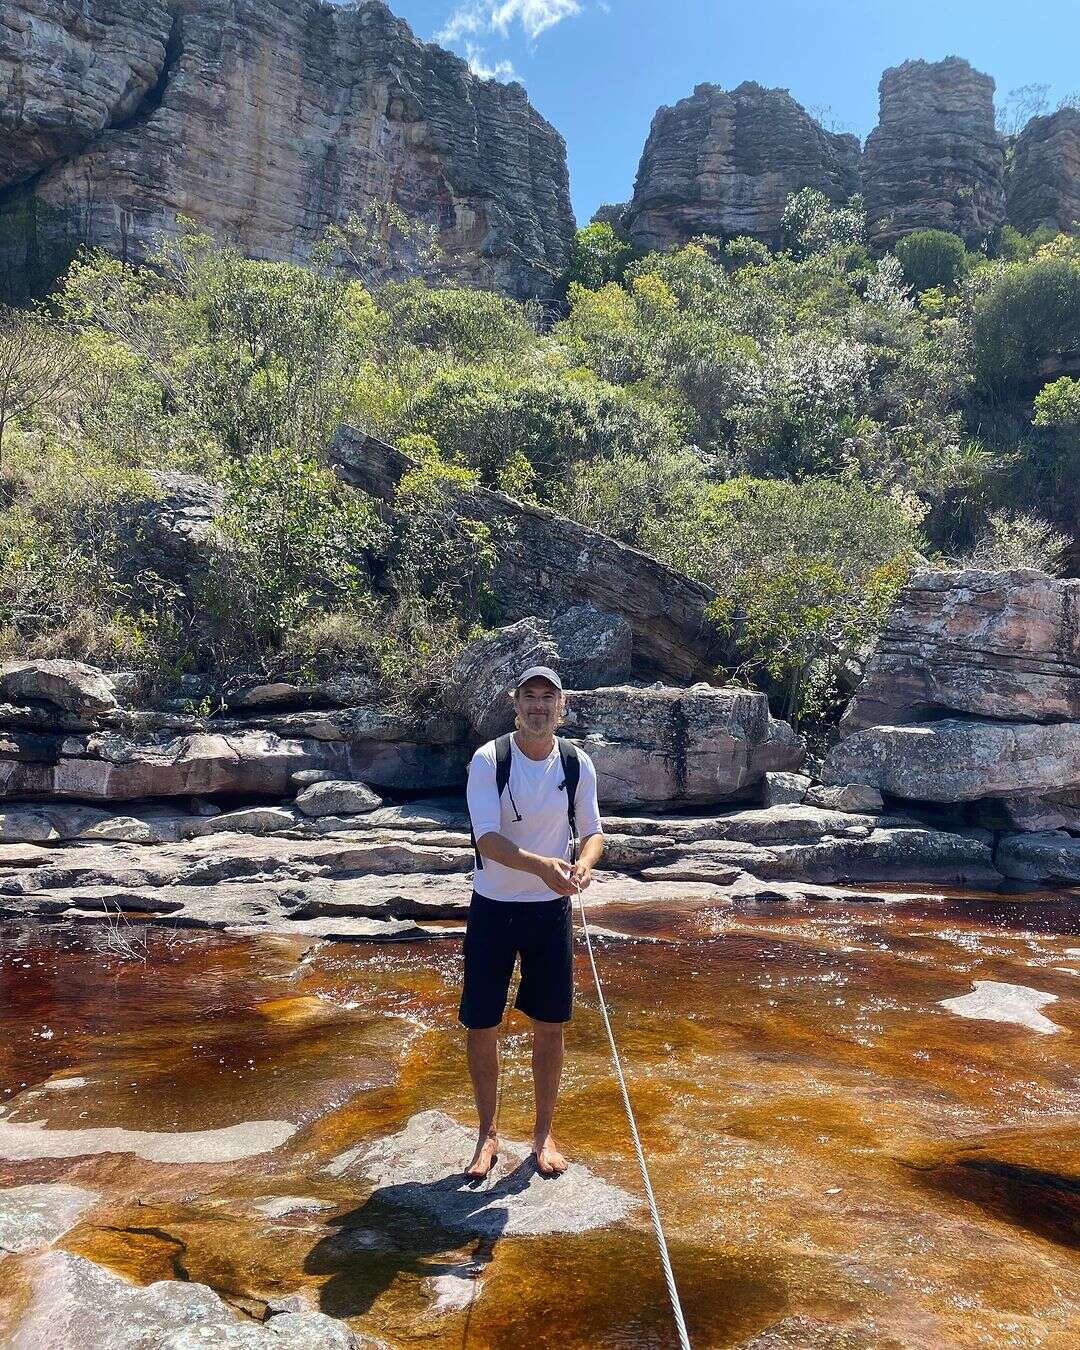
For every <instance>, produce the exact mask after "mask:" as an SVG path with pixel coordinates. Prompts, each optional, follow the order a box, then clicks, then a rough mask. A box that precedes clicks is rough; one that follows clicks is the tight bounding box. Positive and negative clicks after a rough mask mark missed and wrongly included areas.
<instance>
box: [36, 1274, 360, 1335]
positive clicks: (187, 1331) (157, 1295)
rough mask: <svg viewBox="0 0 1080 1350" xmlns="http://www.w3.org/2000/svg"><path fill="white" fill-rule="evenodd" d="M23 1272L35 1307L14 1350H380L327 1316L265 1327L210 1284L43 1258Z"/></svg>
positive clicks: (286, 1319) (286, 1316) (286, 1317)
mask: <svg viewBox="0 0 1080 1350" xmlns="http://www.w3.org/2000/svg"><path fill="white" fill-rule="evenodd" d="M24 1269H25V1273H26V1274H27V1276H28V1277H29V1281H30V1286H31V1296H30V1303H29V1307H28V1308H27V1310H26V1312H25V1314H24V1316H23V1320H22V1323H21V1325H20V1326H19V1328H18V1330H17V1331H16V1332H15V1335H14V1337H13V1339H12V1341H11V1347H12V1350H90V1348H91V1347H92V1350H195V1347H199V1348H200V1350H206V1347H207V1346H214V1347H230V1348H232V1347H240V1348H242V1350H284V1347H286V1346H294V1347H300V1346H302V1347H304V1350H362V1348H363V1347H370V1346H375V1345H376V1344H377V1343H376V1342H374V1341H371V1340H368V1339H367V1338H362V1337H359V1336H357V1335H356V1334H355V1332H353V1331H351V1330H350V1329H349V1327H347V1326H346V1325H345V1324H344V1323H343V1322H339V1321H337V1320H336V1319H335V1318H332V1317H326V1316H324V1315H323V1314H322V1313H314V1312H311V1313H283V1314H281V1316H279V1317H272V1318H271V1319H270V1321H269V1322H266V1323H265V1324H263V1325H262V1326H259V1325H257V1324H255V1323H253V1322H250V1321H247V1320H245V1319H242V1318H241V1317H239V1316H238V1315H237V1314H236V1313H234V1312H233V1310H232V1309H231V1308H230V1307H228V1305H227V1304H226V1303H224V1302H223V1301H222V1299H220V1298H219V1297H218V1295H217V1294H215V1293H214V1291H213V1290H212V1289H210V1288H209V1287H208V1286H207V1285H205V1284H194V1283H190V1282H187V1281H181V1280H158V1281H156V1282H155V1283H154V1284H149V1285H145V1286H139V1285H133V1284H129V1283H128V1282H127V1280H124V1279H121V1278H120V1276H118V1275H114V1274H113V1273H112V1272H111V1271H108V1270H104V1269H103V1268H102V1267H101V1266H98V1265H96V1264H95V1263H94V1262H93V1261H88V1260H87V1259H86V1258H85V1257H82V1256H76V1255H75V1253H74V1252H67V1251H48V1252H42V1253H41V1254H40V1255H39V1256H36V1257H33V1258H31V1260H30V1261H29V1262H27V1264H26V1267H25V1268H24Z"/></svg>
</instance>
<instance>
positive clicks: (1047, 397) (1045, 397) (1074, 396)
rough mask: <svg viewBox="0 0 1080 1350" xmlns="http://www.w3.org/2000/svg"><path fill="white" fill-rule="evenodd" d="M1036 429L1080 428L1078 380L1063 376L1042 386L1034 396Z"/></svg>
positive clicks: (1079, 389)
mask: <svg viewBox="0 0 1080 1350" xmlns="http://www.w3.org/2000/svg"><path fill="white" fill-rule="evenodd" d="M1034 421H1035V425H1036V426H1037V427H1075V426H1080V380H1074V379H1070V378H1069V376H1068V375H1063V376H1062V377H1061V379H1060V380H1051V381H1050V383H1049V384H1044V385H1043V387H1042V388H1041V389H1040V390H1039V392H1038V393H1037V394H1036V395H1035V418H1034Z"/></svg>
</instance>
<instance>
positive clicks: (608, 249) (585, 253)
mask: <svg viewBox="0 0 1080 1350" xmlns="http://www.w3.org/2000/svg"><path fill="white" fill-rule="evenodd" d="M633 257H634V246H633V244H630V243H628V242H627V241H626V240H625V239H621V238H620V237H619V236H618V235H617V234H616V233H615V230H614V228H613V227H612V226H611V225H609V224H608V223H607V222H606V221H598V222H597V223H596V224H595V225H586V226H585V228H584V229H581V230H578V232H577V234H576V235H575V236H574V243H573V246H572V248H571V250H570V265H569V267H568V268H567V273H566V281H567V285H570V284H572V283H574V282H576V283H577V284H578V285H579V286H586V287H588V289H589V290H591V291H595V290H599V289H600V287H601V286H606V285H607V283H608V282H609V281H621V280H622V276H623V272H624V271H625V270H626V266H627V264H628V263H629V262H631V260H632V259H633Z"/></svg>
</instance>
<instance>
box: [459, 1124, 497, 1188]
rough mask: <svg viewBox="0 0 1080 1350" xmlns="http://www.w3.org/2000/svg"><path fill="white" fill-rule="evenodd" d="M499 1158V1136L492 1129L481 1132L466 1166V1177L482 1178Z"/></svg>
mask: <svg viewBox="0 0 1080 1350" xmlns="http://www.w3.org/2000/svg"><path fill="white" fill-rule="evenodd" d="M498 1158H499V1136H498V1135H497V1134H496V1133H495V1131H494V1130H492V1131H490V1133H488V1134H481V1136H480V1138H479V1140H478V1141H477V1144H476V1152H475V1153H474V1154H473V1159H472V1162H471V1163H470V1164H469V1165H468V1167H466V1169H465V1175H466V1176H467V1177H478V1178H481V1179H482V1178H484V1177H486V1176H487V1174H488V1173H489V1172H490V1171H491V1169H492V1168H493V1167H494V1166H495V1164H496V1162H497V1161H498Z"/></svg>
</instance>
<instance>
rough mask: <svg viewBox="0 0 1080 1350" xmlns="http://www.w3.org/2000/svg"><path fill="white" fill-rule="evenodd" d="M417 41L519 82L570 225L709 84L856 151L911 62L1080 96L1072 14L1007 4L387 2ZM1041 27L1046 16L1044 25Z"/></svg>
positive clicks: (614, 197) (614, 196) (1001, 0)
mask: <svg viewBox="0 0 1080 1350" xmlns="http://www.w3.org/2000/svg"><path fill="white" fill-rule="evenodd" d="M389 3H390V6H391V8H392V9H393V10H394V11H395V13H397V14H400V15H401V16H402V18H404V19H406V20H408V22H409V23H410V24H411V26H412V28H413V29H414V31H415V32H416V34H417V36H418V37H422V38H424V39H425V40H429V41H432V40H435V41H440V42H441V43H442V45H443V46H446V47H450V48H451V49H452V50H454V51H457V52H458V53H460V54H461V55H462V56H465V57H466V58H468V59H470V61H471V63H472V64H473V66H474V68H475V69H477V70H478V71H480V72H481V73H494V74H496V75H498V76H499V77H500V78H506V79H510V78H517V79H519V80H520V81H521V82H522V83H523V84H524V85H525V87H526V89H527V90H528V92H529V97H530V99H531V101H532V103H533V105H534V106H535V107H536V108H538V109H539V111H540V112H541V113H542V114H543V115H544V116H545V117H546V118H547V119H548V120H549V121H550V122H552V123H553V124H554V125H555V126H556V127H557V128H558V129H559V131H561V132H562V134H563V136H564V137H565V138H566V143H567V151H568V156H569V161H570V188H571V192H572V194H573V199H574V209H575V211H576V212H577V217H578V223H579V224H582V225H583V224H585V223H586V222H587V221H588V219H589V217H590V216H591V215H592V213H593V211H594V210H595V209H596V207H597V206H598V205H599V203H600V202H605V201H624V200H626V199H627V198H629V196H630V195H631V192H632V190H633V183H634V174H635V173H636V171H637V164H638V159H639V157H640V155H641V148H642V146H643V145H644V143H645V137H646V135H647V134H648V130H649V123H650V121H651V120H652V116H653V113H654V112H655V111H656V109H657V107H659V105H660V104H661V103H669V104H670V103H675V102H677V101H678V100H679V99H680V98H684V97H685V96H686V95H687V94H689V93H690V92H691V91H692V89H693V87H694V85H695V84H700V83H702V82H703V81H707V82H710V83H712V84H719V85H721V86H723V87H724V88H728V89H730V88H733V87H734V86H735V85H737V84H739V83H741V81H743V80H757V81H758V82H759V83H760V84H765V85H778V86H780V87H782V88H786V89H790V90H791V93H792V94H793V95H794V96H795V98H797V99H798V100H799V102H800V103H802V104H803V105H804V106H805V107H808V108H810V109H811V110H812V111H820V110H827V111H826V112H825V113H824V117H825V119H826V122H827V124H829V123H831V124H833V129H835V130H838V131H853V132H855V133H856V134H857V135H859V136H863V137H865V136H866V134H867V132H868V131H870V129H871V128H872V127H873V125H874V123H875V122H876V120H877V83H878V79H879V78H880V76H881V72H882V71H883V70H884V69H885V67H886V66H893V65H897V64H899V63H900V62H901V61H903V60H905V59H906V58H908V57H923V58H925V59H926V60H928V61H937V60H940V59H941V58H942V57H944V56H950V55H956V56H964V57H966V58H967V59H968V60H969V61H970V62H971V63H972V65H974V66H975V67H976V69H978V70H982V71H985V72H986V73H987V74H988V75H992V76H993V77H994V79H995V81H996V82H997V97H998V99H999V100H1000V99H1002V98H1004V97H1005V96H1006V95H1007V94H1008V93H1009V91H1010V90H1012V89H1014V88H1016V87H1018V86H1020V85H1025V84H1031V83H1040V84H1048V85H1049V86H1050V90H1049V93H1048V95H1047V100H1048V105H1049V108H1048V110H1050V109H1052V108H1054V107H1056V106H1057V104H1058V103H1059V102H1060V101H1061V99H1062V98H1065V97H1066V96H1069V95H1071V94H1073V93H1075V92H1076V91H1077V90H1078V88H1080V61H1078V60H1077V56H1078V53H1080V4H1077V3H1076V0H1063V3H1060V4H1058V5H1056V6H1054V7H1052V10H1051V9H1048V8H1047V7H1045V6H1042V7H1038V6H1034V5H1033V6H1031V7H1030V8H1027V7H1026V6H1024V5H1021V4H1018V3H1017V0H740V2H739V3H733V0H389ZM1051 13H1052V15H1053V17H1051Z"/></svg>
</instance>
